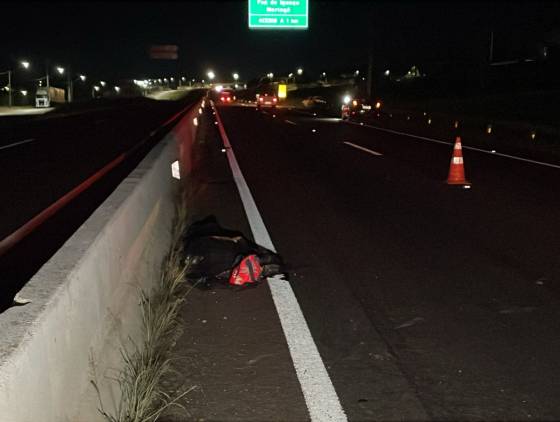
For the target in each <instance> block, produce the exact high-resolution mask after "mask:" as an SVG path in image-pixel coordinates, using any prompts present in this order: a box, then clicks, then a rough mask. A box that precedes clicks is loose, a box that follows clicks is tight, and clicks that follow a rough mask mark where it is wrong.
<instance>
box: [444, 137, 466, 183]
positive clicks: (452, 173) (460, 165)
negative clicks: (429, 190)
mask: <svg viewBox="0 0 560 422" xmlns="http://www.w3.org/2000/svg"><path fill="white" fill-rule="evenodd" d="M447 184H448V185H463V187H465V186H469V188H470V182H468V181H467V180H466V179H465V167H464V162H463V148H462V146H461V138H460V137H459V136H457V137H456V138H455V145H454V146H453V154H452V156H451V163H450V164H449V175H448V176H447ZM466 189H468V188H466Z"/></svg>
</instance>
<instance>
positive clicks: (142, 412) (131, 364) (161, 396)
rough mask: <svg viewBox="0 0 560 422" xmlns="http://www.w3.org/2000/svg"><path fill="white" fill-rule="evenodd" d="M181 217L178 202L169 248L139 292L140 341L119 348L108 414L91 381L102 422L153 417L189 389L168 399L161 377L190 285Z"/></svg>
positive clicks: (183, 213) (169, 358)
mask: <svg viewBox="0 0 560 422" xmlns="http://www.w3.org/2000/svg"><path fill="white" fill-rule="evenodd" d="M185 221H186V207H185V206H184V204H183V203H180V205H179V206H178V207H177V213H176V219H175V222H174V224H173V243H172V248H171V251H170V252H169V254H168V255H167V256H166V258H165V260H164V263H163V266H162V273H161V277H160V280H159V282H158V283H157V284H156V286H155V287H154V289H153V290H152V291H151V292H145V291H140V303H139V306H140V308H141V313H142V335H143V337H142V338H143V343H142V344H136V343H134V342H132V341H131V346H130V347H129V348H125V347H123V348H121V355H122V359H123V367H122V369H121V371H120V372H119V374H118V377H117V378H116V380H115V382H117V383H118V385H119V388H120V393H121V397H120V401H119V402H118V404H117V408H116V411H115V413H114V414H112V413H110V412H108V411H106V410H105V409H104V407H103V403H102V402H101V398H100V394H99V389H98V387H97V385H96V383H95V382H94V381H92V384H93V385H94V387H95V389H96V391H97V394H98V397H99V401H100V407H99V411H100V412H101V414H102V415H103V417H104V418H105V419H106V420H107V421H108V422H153V421H156V420H157V419H158V418H159V417H160V416H161V414H162V413H163V412H164V411H165V410H166V409H167V408H169V407H170V406H177V407H180V408H183V409H184V407H183V406H182V405H181V404H180V403H179V400H180V399H181V398H183V397H184V396H185V395H187V394H188V393H189V392H191V391H192V390H194V389H195V387H194V386H193V387H190V388H188V389H187V390H185V391H183V392H181V393H180V394H178V395H177V396H175V397H172V396H170V395H169V394H167V393H166V392H165V389H164V388H163V386H162V380H163V378H164V377H165V376H166V375H167V374H169V373H170V372H171V371H172V367H171V363H172V361H173V359H174V357H173V356H172V354H171V349H172V347H173V345H174V343H175V341H176V337H177V333H178V330H177V328H178V325H179V324H180V321H179V310H180V308H181V305H182V303H183V302H184V298H185V296H186V295H187V294H188V292H189V289H191V288H192V287H191V286H190V285H189V287H187V283H185V281H186V280H185V273H186V272H187V269H188V266H189V263H188V262H187V263H185V262H184V260H183V255H182V244H181V233H183V230H184V228H185V227H184V225H185ZM185 410H186V409H185Z"/></svg>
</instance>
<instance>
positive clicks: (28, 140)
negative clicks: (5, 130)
mask: <svg viewBox="0 0 560 422" xmlns="http://www.w3.org/2000/svg"><path fill="white" fill-rule="evenodd" d="M34 140H35V138H30V139H25V140H23V141H19V142H14V143H13V144H9V145H4V146H1V147H0V150H2V149H8V148H12V147H15V146H18V145H23V144H28V143H29V142H33V141H34Z"/></svg>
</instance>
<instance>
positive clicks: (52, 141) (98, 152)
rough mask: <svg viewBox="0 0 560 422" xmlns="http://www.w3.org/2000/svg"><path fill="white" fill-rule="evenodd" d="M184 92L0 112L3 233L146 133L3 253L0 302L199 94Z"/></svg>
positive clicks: (7, 301) (0, 225) (5, 301)
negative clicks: (172, 97)
mask: <svg viewBox="0 0 560 422" xmlns="http://www.w3.org/2000/svg"><path fill="white" fill-rule="evenodd" d="M183 95H184V98H183V99H182V100H181V101H154V100H149V99H144V98H137V99H122V100H117V101H101V102H98V103H90V104H83V105H76V106H74V107H66V108H64V110H62V111H60V112H54V113H49V114H47V115H44V116H41V117H28V116H17V117H4V118H2V119H0V192H2V201H1V202H0V216H1V218H0V240H1V239H4V238H5V237H6V236H8V235H10V234H11V233H13V232H14V231H15V230H17V229H18V228H19V227H21V226H22V225H23V224H25V223H26V222H27V221H29V220H30V219H31V218H33V217H34V216H36V215H37V214H38V213H40V212H41V211H42V210H44V209H45V208H47V207H49V206H50V205H51V204H53V203H54V202H56V201H57V200H58V199H59V198H61V197H62V196H63V195H65V194H66V193H68V192H69V191H71V190H72V189H74V188H75V187H76V186H78V185H80V184H81V183H82V182H83V181H85V180H86V179H88V178H89V177H91V176H92V175H93V174H95V173H96V172H98V171H99V170H100V169H101V168H103V167H104V166H105V165H107V164H108V163H109V162H111V161H112V160H114V159H115V158H117V157H118V156H119V155H121V154H123V153H126V152H128V151H130V150H131V149H133V148H134V147H135V146H137V145H138V144H140V143H142V142H143V141H145V140H146V142H145V144H144V146H143V147H142V148H139V149H136V150H135V153H134V154H133V155H132V156H131V157H129V159H128V160H127V161H126V162H124V163H122V164H121V165H119V166H118V167H117V168H116V169H114V170H113V171H111V172H110V173H109V174H108V175H107V177H104V178H103V179H102V181H100V182H98V183H96V184H95V185H94V186H93V187H92V188H90V189H88V190H87V191H86V192H85V193H84V194H81V195H80V196H79V197H78V200H76V201H73V203H72V205H71V206H68V207H66V209H64V210H63V211H62V212H60V213H58V214H57V215H56V216H55V217H53V218H52V219H50V220H49V222H48V224H46V225H45V227H43V228H41V230H38V231H37V232H36V233H34V234H32V235H30V236H29V237H28V238H26V239H25V240H24V241H23V242H21V244H19V245H18V246H17V247H16V248H14V249H13V250H12V251H10V252H9V253H8V254H6V255H4V256H2V257H0V278H1V280H0V285H1V286H2V287H1V289H0V308H1V309H5V307H6V306H9V305H10V304H11V301H12V298H13V295H14V294H15V292H17V290H19V288H21V287H22V285H23V284H24V283H25V282H26V281H27V280H28V279H29V278H30V277H31V276H32V275H33V274H34V273H35V272H36V271H37V270H38V269H39V268H40V266H41V265H42V264H43V263H44V262H45V261H46V260H47V259H48V258H49V257H50V256H51V255H52V254H53V253H54V252H56V250H57V249H58V248H59V247H60V246H61V245H62V243H63V242H64V241H65V240H66V239H67V238H68V237H69V236H70V235H71V234H72V233H73V232H74V230H76V228H77V227H79V225H80V224H81V223H82V222H83V221H85V219H86V218H87V217H88V216H89V215H90V214H91V212H93V211H94V210H95V209H96V208H97V206H99V204H100V203H101V202H102V201H103V200H104V199H105V198H106V197H107V196H108V195H109V194H110V193H111V192H112V191H113V190H114V189H115V187H116V186H117V185H118V183H119V182H120V181H121V180H122V179H123V178H124V177H126V175H127V174H128V173H129V172H130V171H131V170H132V169H133V168H134V167H135V165H136V164H137V163H138V162H139V161H140V160H141V159H142V158H143V157H144V156H145V154H146V153H147V152H148V151H149V150H150V149H151V147H152V146H153V145H154V144H155V143H156V142H158V141H159V140H160V139H161V138H162V137H163V136H164V135H165V133H166V131H167V130H169V127H167V128H162V124H163V123H164V122H166V121H167V120H168V119H169V118H170V117H171V116H173V115H174V114H176V113H177V112H179V111H181V110H183V109H185V107H187V106H188V105H189V104H190V103H192V102H193V101H194V100H195V99H196V98H199V97H200V96H201V95H202V94H201V92H196V91H193V92H191V93H186V92H184V93H183Z"/></svg>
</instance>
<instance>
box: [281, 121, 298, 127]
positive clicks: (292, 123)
mask: <svg viewBox="0 0 560 422" xmlns="http://www.w3.org/2000/svg"><path fill="white" fill-rule="evenodd" d="M284 121H285V122H286V123H289V124H291V125H296V126H297V123H296V122H292V121H291V120H284Z"/></svg>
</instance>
